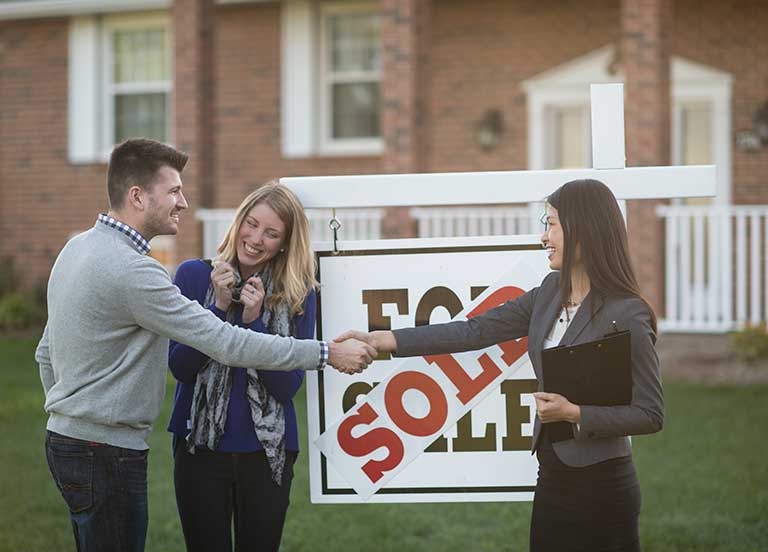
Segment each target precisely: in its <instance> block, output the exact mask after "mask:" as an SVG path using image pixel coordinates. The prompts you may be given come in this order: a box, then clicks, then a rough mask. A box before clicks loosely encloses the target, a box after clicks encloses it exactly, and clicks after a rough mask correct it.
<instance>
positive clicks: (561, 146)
mask: <svg viewBox="0 0 768 552" xmlns="http://www.w3.org/2000/svg"><path fill="white" fill-rule="evenodd" d="M588 113H589V111H588V108H587V106H582V105H562V106H551V107H550V108H549V116H550V124H549V137H548V139H547V140H546V143H548V144H550V147H549V148H548V151H547V158H548V159H547V164H546V165H547V166H546V167H545V168H547V169H574V168H584V167H590V166H591V165H592V151H591V149H592V148H591V141H590V129H589V116H588Z"/></svg>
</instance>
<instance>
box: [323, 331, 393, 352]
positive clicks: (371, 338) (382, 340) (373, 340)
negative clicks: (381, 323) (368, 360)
mask: <svg viewBox="0 0 768 552" xmlns="http://www.w3.org/2000/svg"><path fill="white" fill-rule="evenodd" d="M347 339H357V340H358V341H362V342H364V343H367V344H368V345H370V346H371V347H373V348H374V349H376V351H378V352H379V353H394V352H395V351H397V340H396V339H395V334H393V333H392V332H391V331H389V330H376V331H375V332H370V333H368V332H361V331H358V330H349V331H348V332H344V333H343V334H341V335H340V336H338V337H337V338H336V339H334V340H333V341H334V342H336V343H342V342H344V341H346V340H347Z"/></svg>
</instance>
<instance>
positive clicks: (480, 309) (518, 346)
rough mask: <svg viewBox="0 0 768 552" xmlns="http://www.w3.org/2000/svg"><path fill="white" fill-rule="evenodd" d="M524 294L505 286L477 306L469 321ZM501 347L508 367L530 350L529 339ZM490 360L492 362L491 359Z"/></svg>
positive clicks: (506, 343) (511, 340) (512, 287)
mask: <svg viewBox="0 0 768 552" xmlns="http://www.w3.org/2000/svg"><path fill="white" fill-rule="evenodd" d="M524 293H525V291H523V290H522V289H520V288H519V287H515V286H505V287H503V288H499V289H497V290H496V291H494V292H493V293H491V294H490V295H489V296H488V297H486V298H485V299H484V300H483V302H482V303H480V304H479V305H477V306H476V307H475V308H474V309H473V310H472V312H470V313H469V314H468V315H467V319H469V318H472V317H474V316H477V315H479V314H483V313H484V312H485V311H488V310H491V309H492V308H495V307H498V306H499V305H502V304H504V303H506V302H507V301H512V300H513V299H517V298H518V297H520V296H521V295H522V294H524ZM499 347H501V350H502V351H503V354H502V356H501V359H502V360H503V361H504V363H505V364H506V365H507V366H512V364H514V362H515V361H516V360H517V359H518V358H520V357H521V356H523V355H524V354H525V352H526V351H527V350H528V338H527V337H524V338H522V339H519V340H515V339H510V340H509V341H505V342H503V343H499ZM488 360H489V361H490V359H488ZM481 364H482V361H481ZM449 377H450V376H449ZM451 381H453V380H451Z"/></svg>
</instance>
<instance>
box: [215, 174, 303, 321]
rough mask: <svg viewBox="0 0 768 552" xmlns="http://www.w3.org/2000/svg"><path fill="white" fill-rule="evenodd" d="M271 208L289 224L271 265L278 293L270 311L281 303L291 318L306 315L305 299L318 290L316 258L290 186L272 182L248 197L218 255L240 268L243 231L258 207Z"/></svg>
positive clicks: (269, 304) (298, 203)
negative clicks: (250, 215) (238, 251)
mask: <svg viewBox="0 0 768 552" xmlns="http://www.w3.org/2000/svg"><path fill="white" fill-rule="evenodd" d="M260 203H264V204H265V205H267V206H269V208H270V209H272V210H273V211H274V212H275V213H276V214H277V216H278V217H280V220H282V221H283V224H285V235H284V236H283V245H282V249H284V250H285V251H284V252H281V253H278V254H277V255H275V256H274V257H273V258H272V259H271V260H270V261H269V264H270V265H271V266H272V278H273V281H274V291H273V293H272V295H271V297H270V298H269V300H268V302H267V305H266V307H267V308H268V309H270V310H273V309H274V307H275V306H276V305H277V304H279V303H280V302H281V301H285V302H286V303H288V307H289V309H290V313H291V315H292V316H293V315H296V314H302V313H303V312H304V311H303V309H302V304H303V303H304V298H305V297H306V296H307V293H309V292H310V291H311V290H312V289H313V288H315V287H317V286H318V283H317V280H315V255H314V253H313V252H312V242H311V240H310V237H309V220H308V219H307V215H306V214H305V213H304V208H303V207H302V205H301V203H300V202H299V199H298V198H297V197H296V195H295V194H294V193H293V192H292V191H291V190H290V189H288V188H287V187H286V186H283V185H282V184H279V183H278V182H276V181H274V180H272V181H270V182H267V183H266V184H264V185H263V186H261V187H259V188H257V189H256V190H255V191H253V192H251V193H250V194H249V195H248V197H246V198H245V199H244V200H243V202H242V203H241V204H240V206H239V207H238V208H237V211H236V212H235V218H234V220H233V221H232V223H231V224H230V225H229V228H228V229H227V233H226V234H225V236H224V239H223V240H222V242H221V244H220V245H219V248H218V249H217V252H218V254H219V258H220V259H222V260H224V261H226V262H228V263H230V264H232V265H233V266H236V263H237V240H238V234H239V233H240V227H241V226H242V225H243V223H244V222H245V218H246V217H247V216H248V213H250V212H251V209H253V208H254V207H255V206H256V205H258V204H260Z"/></svg>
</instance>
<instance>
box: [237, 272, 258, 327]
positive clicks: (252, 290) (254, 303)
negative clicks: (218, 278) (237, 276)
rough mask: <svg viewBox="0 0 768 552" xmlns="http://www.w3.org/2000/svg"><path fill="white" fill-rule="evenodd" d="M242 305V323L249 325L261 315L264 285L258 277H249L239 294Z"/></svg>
mask: <svg viewBox="0 0 768 552" xmlns="http://www.w3.org/2000/svg"><path fill="white" fill-rule="evenodd" d="M240 302H241V303H242V304H243V323H245V324H250V323H251V322H253V321H254V320H256V319H257V318H258V317H259V316H260V315H261V307H262V304H263V303H264V284H263V283H262V281H261V278H259V277H258V276H251V277H250V278H248V282H247V283H246V284H245V286H243V290H242V291H241V292H240Z"/></svg>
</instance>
